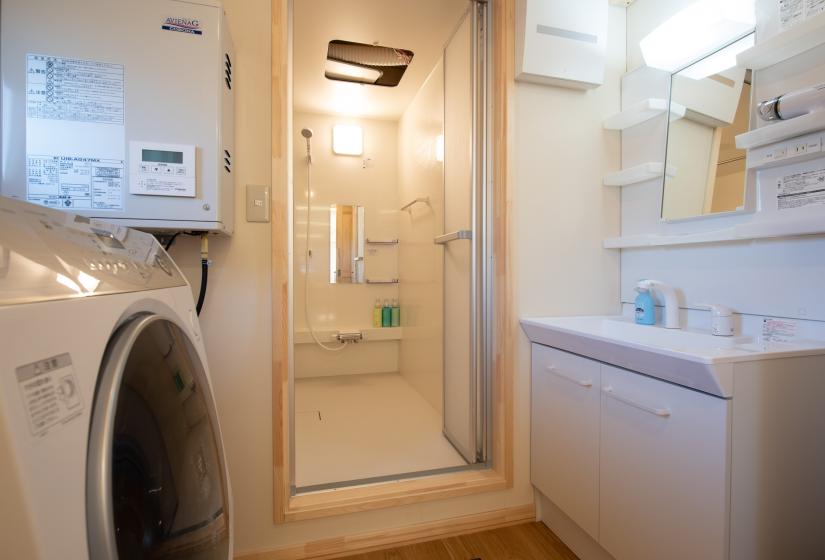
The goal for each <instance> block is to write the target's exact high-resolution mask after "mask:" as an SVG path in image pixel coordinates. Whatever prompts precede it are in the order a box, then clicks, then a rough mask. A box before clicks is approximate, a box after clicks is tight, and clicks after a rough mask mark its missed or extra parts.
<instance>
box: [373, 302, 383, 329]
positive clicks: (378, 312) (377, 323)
mask: <svg viewBox="0 0 825 560" xmlns="http://www.w3.org/2000/svg"><path fill="white" fill-rule="evenodd" d="M383 313H384V308H383V306H382V305H381V298H378V299H376V300H375V307H373V308H372V326H373V327H375V328H376V329H380V328H381V322H382V315H383Z"/></svg>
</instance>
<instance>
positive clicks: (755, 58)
mask: <svg viewBox="0 0 825 560" xmlns="http://www.w3.org/2000/svg"><path fill="white" fill-rule="evenodd" d="M820 45H825V13H822V14H819V15H817V16H814V17H812V18H810V19H809V20H807V21H803V22H802V23H798V24H796V25H795V26H793V27H791V28H790V29H787V30H785V31H783V32H781V33H779V34H778V35H775V36H773V37H771V38H770V39H768V40H767V41H763V42H761V43H759V44H757V45H755V46H753V47H751V48H750V49H748V50H746V51H744V52H742V53H740V54H739V56H737V57H736V63H737V65H738V66H741V67H742V68H750V69H751V70H762V69H763V68H768V67H770V66H773V65H774V64H779V63H780V62H783V61H785V60H788V59H789V58H792V57H794V56H797V55H799V54H802V53H804V52H806V51H809V50H811V49H813V48H816V47H818V46H820Z"/></svg>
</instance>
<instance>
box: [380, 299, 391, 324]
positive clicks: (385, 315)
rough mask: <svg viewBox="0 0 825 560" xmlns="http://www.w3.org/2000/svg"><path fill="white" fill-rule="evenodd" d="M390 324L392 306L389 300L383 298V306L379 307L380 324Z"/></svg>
mask: <svg viewBox="0 0 825 560" xmlns="http://www.w3.org/2000/svg"><path fill="white" fill-rule="evenodd" d="M391 325H392V307H390V300H388V299H385V300H384V307H382V308H381V326H382V327H389V326H391Z"/></svg>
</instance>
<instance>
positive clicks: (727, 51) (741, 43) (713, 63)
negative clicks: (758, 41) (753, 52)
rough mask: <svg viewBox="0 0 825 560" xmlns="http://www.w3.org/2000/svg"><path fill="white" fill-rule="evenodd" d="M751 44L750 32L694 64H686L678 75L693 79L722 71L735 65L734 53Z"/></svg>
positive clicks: (702, 78) (700, 78)
mask: <svg viewBox="0 0 825 560" xmlns="http://www.w3.org/2000/svg"><path fill="white" fill-rule="evenodd" d="M753 45H754V35H753V33H751V34H750V35H748V36H747V37H744V38H742V39H739V40H738V41H736V42H735V43H733V44H731V45H728V46H727V47H725V48H724V49H722V50H720V51H717V52H715V53H713V54H712V55H710V56H708V57H706V58H703V59H702V60H700V61H699V62H697V63H696V64H693V65H691V66H688V67H687V68H685V69H684V70H682V71H681V72H679V75H680V76H685V77H688V78H693V79H694V80H704V79H705V78H707V77H709V76H713V75H714V74H718V73H719V72H724V71H725V70H728V69H729V68H733V67H735V66H736V55H738V54H739V53H741V52H743V51H746V50H748V49H749V48H751V47H752V46H753Z"/></svg>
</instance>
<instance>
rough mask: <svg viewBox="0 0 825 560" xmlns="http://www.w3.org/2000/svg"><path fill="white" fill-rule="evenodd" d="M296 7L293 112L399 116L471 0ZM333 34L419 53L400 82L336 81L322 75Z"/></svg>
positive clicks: (332, 0) (312, 2) (301, 2)
mask: <svg viewBox="0 0 825 560" xmlns="http://www.w3.org/2000/svg"><path fill="white" fill-rule="evenodd" d="M293 6H294V14H293V29H294V45H293V72H294V74H293V79H294V88H295V89H294V95H293V105H294V109H295V111H296V112H311V113H327V114H335V115H345V116H353V117H354V116H358V117H369V118H377V119H390V120H398V119H399V118H400V117H401V115H402V114H403V112H404V110H405V109H406V108H407V106H408V105H409V104H410V102H411V101H412V99H413V97H414V96H415V94H416V92H417V91H418V89H419V88H420V87H421V85H422V84H423V83H424V80H426V79H427V76H428V75H429V74H430V72H431V71H432V69H433V67H434V66H435V65H436V63H437V62H438V59H439V57H440V56H441V52H442V49H443V47H444V45H445V44H446V43H447V40H448V39H449V38H450V36H451V35H452V33H453V31H454V30H455V29H456V28H457V27H458V23H459V21H460V20H461V17H462V16H463V15H464V13H465V12H466V11H467V10H468V9H469V7H470V0H415V1H413V2H410V1H409V0H295V1H294V3H293ZM333 39H342V40H345V41H354V42H358V43H369V44H373V43H378V44H379V45H381V46H386V47H393V48H400V49H409V50H411V51H413V52H414V53H415V56H414V57H413V61H412V63H411V64H410V66H409V67H408V68H407V72H406V74H404V77H403V78H402V79H401V83H400V84H399V85H398V86H396V87H380V86H372V85H359V84H353V83H347V82H337V81H333V80H328V79H326V78H325V77H324V61H325V60H326V56H327V43H329V41H331V40H333Z"/></svg>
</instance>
